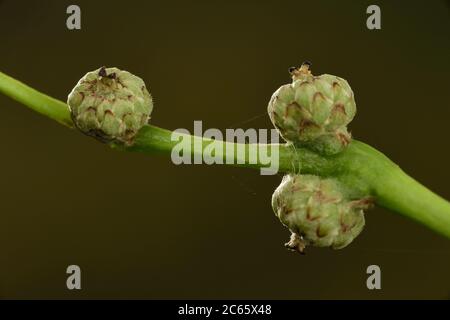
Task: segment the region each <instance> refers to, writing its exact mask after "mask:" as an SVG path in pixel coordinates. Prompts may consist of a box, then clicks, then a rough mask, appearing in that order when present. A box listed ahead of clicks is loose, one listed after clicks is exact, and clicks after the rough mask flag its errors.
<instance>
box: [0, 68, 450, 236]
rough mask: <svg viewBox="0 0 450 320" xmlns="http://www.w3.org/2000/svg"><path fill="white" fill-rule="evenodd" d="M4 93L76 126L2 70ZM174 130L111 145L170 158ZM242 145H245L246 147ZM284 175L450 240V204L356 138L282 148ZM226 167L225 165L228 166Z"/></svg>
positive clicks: (61, 109) (149, 128)
mask: <svg viewBox="0 0 450 320" xmlns="http://www.w3.org/2000/svg"><path fill="white" fill-rule="evenodd" d="M0 92H2V93H4V94H5V95H7V96H9V97H10V98H12V99H14V100H16V101H18V102H20V103H22V104H24V105H25V106H27V107H29V108H31V109H33V110H35V111H37V112H39V113H41V114H43V115H45V116H47V117H49V118H51V119H53V120H55V121H57V122H59V123H61V124H63V125H65V126H66V127H69V128H73V127H74V125H73V122H72V120H71V116H70V111H69V108H68V106H67V104H66V103H64V102H61V101H59V100H57V99H54V98H52V97H49V96H47V95H45V94H43V93H40V92H38V91H36V90H35V89H33V88H30V87H28V86H27V85H25V84H23V83H21V82H19V81H17V80H15V79H13V78H11V77H9V76H7V75H5V74H3V73H1V72H0ZM171 137H172V131H169V130H166V129H162V128H158V127H156V126H153V125H146V126H144V127H143V128H142V129H141V130H140V131H139V132H138V134H137V136H136V138H135V142H134V144H133V145H132V146H124V145H119V144H113V143H111V144H110V146H111V147H112V148H114V149H116V150H121V151H132V152H143V153H147V154H152V155H153V154H162V155H168V156H170V154H171V152H172V148H173V147H174V146H175V145H177V143H178V141H172V139H171ZM190 138H191V143H192V146H194V144H199V145H201V146H202V149H204V148H205V147H206V146H207V145H208V144H209V143H211V142H212V140H210V139H204V138H201V137H194V136H190ZM216 143H221V144H222V147H223V155H224V154H225V148H226V147H227V146H228V147H233V148H235V150H236V149H237V148H238V146H239V145H238V144H236V143H231V142H217V141H216ZM273 146H274V145H271V144H268V145H266V144H257V145H250V144H246V145H244V146H243V147H244V148H245V151H246V152H245V155H246V157H245V159H237V157H238V155H237V153H236V152H235V153H234V154H235V161H234V163H238V161H237V160H242V161H246V162H245V163H243V164H234V165H235V166H241V167H249V168H261V167H264V166H265V165H263V164H262V163H260V162H258V163H257V164H251V163H249V161H248V159H249V157H248V155H249V153H250V152H258V154H259V149H262V148H264V149H266V148H268V149H269V150H271V148H272V147H273ZM241 147H242V146H241ZM277 147H279V171H280V172H284V173H292V172H294V173H296V172H298V171H299V168H300V167H301V171H302V174H303V173H304V174H313V175H317V176H321V177H333V178H335V179H337V180H338V181H339V182H340V183H341V184H342V185H343V186H345V187H346V188H347V189H348V190H347V192H348V194H349V196H350V197H355V198H357V197H361V196H367V195H370V196H372V197H373V199H374V201H375V203H376V204H377V205H379V206H382V207H385V208H387V209H390V210H392V211H394V212H397V213H399V214H401V215H403V216H406V217H408V218H411V219H413V220H415V221H416V222H418V223H420V224H422V225H424V226H427V227H428V228H430V229H431V230H433V231H435V232H437V233H439V234H441V235H443V236H445V237H447V238H449V239H450V203H449V202H448V201H446V200H445V199H443V198H441V197H440V196H438V195H436V194H435V193H433V192H432V191H430V190H429V189H427V188H426V187H424V186H423V185H421V184H420V183H419V182H417V181H416V180H414V179H413V178H411V177H410V176H408V175H407V174H406V173H405V172H404V171H403V170H401V168H400V167H399V166H398V165H396V164H395V163H393V162H392V161H391V160H390V159H389V158H387V157H386V156H385V155H384V154H383V153H381V152H379V151H377V150H376V149H374V148H372V147H371V146H369V145H367V144H365V143H363V142H360V141H357V140H353V141H352V142H351V143H350V144H349V145H348V147H347V148H346V149H345V150H344V151H342V152H341V153H339V154H336V155H328V156H325V155H320V154H318V153H315V152H313V151H311V150H309V149H306V148H299V147H293V146H292V145H290V144H280V145H277ZM191 152H192V154H194V153H195V152H197V153H199V152H201V150H198V148H197V149H196V148H191ZM224 163H225V162H224Z"/></svg>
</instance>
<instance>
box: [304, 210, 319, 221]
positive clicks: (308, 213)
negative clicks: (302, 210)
mask: <svg viewBox="0 0 450 320" xmlns="http://www.w3.org/2000/svg"><path fill="white" fill-rule="evenodd" d="M311 209H312V208H311V206H306V219H308V220H309V221H315V220H317V219H319V218H320V215H318V216H315V217H312V216H311Z"/></svg>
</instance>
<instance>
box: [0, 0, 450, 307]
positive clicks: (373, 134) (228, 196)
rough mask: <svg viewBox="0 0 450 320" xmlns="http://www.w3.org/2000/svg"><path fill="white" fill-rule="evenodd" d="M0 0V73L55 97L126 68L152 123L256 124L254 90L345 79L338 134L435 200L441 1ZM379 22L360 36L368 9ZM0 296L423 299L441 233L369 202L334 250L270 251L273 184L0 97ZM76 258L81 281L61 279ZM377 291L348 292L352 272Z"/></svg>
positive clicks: (449, 257) (276, 231)
mask: <svg viewBox="0 0 450 320" xmlns="http://www.w3.org/2000/svg"><path fill="white" fill-rule="evenodd" d="M392 2H393V1H382V2H380V1H358V2H357V1H339V2H338V1H314V3H313V2H312V1H271V2H269V1H265V2H262V1H230V0H227V1H197V2H182V1H164V2H163V1H161V2H154V3H152V2H147V1H135V0H129V1H125V2H123V1H76V3H77V4H78V5H80V6H81V9H82V30H81V31H69V30H67V28H66V26H65V21H66V17H67V15H66V12H65V11H66V8H67V6H68V5H69V4H71V3H72V1H13V0H3V1H1V0H0V70H2V71H3V72H5V73H7V74H10V75H11V76H13V77H16V78H18V79H20V80H22V81H24V82H25V83H27V84H29V85H31V86H33V87H35V88H37V89H39V90H41V91H43V92H46V93H48V94H50V95H52V96H54V97H57V98H60V99H62V100H65V99H66V96H67V94H68V92H69V91H70V90H71V88H72V87H73V86H74V85H75V84H76V82H77V81H78V79H79V78H80V77H81V76H82V75H83V74H84V73H86V72H87V71H90V70H93V69H95V68H97V67H99V66H102V65H106V66H117V67H119V68H123V69H126V70H129V71H131V72H133V73H135V74H136V75H139V76H140V77H142V78H143V79H144V80H145V81H146V83H147V85H148V87H149V88H150V91H151V92H152V94H153V96H154V99H155V104H156V106H155V110H154V112H153V117H152V118H153V119H152V123H154V124H156V125H158V126H162V127H166V128H169V129H176V128H180V127H182V128H188V129H190V130H192V127H193V121H194V120H203V122H204V126H205V127H214V128H220V129H222V130H224V129H225V128H236V127H242V128H250V127H253V128H271V127H272V126H271V123H270V121H269V118H268V117H267V116H266V115H265V112H266V106H267V102H268V100H269V98H270V96H271V94H272V93H273V92H274V91H275V90H276V89H277V88H278V87H279V86H280V85H282V84H284V83H287V82H289V76H288V74H287V68H288V67H289V66H291V65H296V64H299V63H301V62H302V61H303V60H305V59H309V60H311V61H312V62H313V71H314V72H315V74H321V73H331V74H335V75H339V76H341V77H343V78H345V79H347V80H348V81H349V82H350V84H351V85H352V88H353V90H354V92H355V95H356V101H357V105H358V115H357V117H356V118H355V120H354V121H353V123H352V124H351V130H352V132H353V135H354V136H355V137H356V138H357V139H360V140H363V141H365V142H367V143H369V144H371V145H372V146H374V147H376V148H378V149H380V150H383V151H384V152H385V153H386V154H387V155H388V156H389V157H390V158H391V159H393V160H394V161H395V162H397V163H398V164H400V165H401V167H402V168H403V169H404V170H405V171H406V172H408V173H410V174H411V175H412V176H414V177H415V178H416V179H418V180H419V181H421V182H422V183H424V184H425V185H427V186H428V187H430V188H431V189H432V190H434V191H436V192H437V193H439V194H440V195H442V196H443V197H445V198H447V199H449V198H450V188H449V180H450V173H449V170H448V165H449V163H450V152H449V141H448V137H449V131H448V130H449V124H448V123H449V122H448V121H449V120H448V119H449V117H450V109H449V103H448V94H449V81H448V77H449V71H450V70H449V69H450V64H449V56H450V55H449V54H450V45H449V32H450V19H449V6H448V3H447V2H444V1H426V2H425V1H423V2H422V3H421V4H420V3H419V4H414V3H412V2H410V1H408V2H406V1H404V2H396V3H392ZM373 3H376V4H379V5H380V6H381V9H382V30H379V31H369V30H368V29H367V28H366V25H365V23H366V18H367V15H366V13H365V11H366V8H367V6H368V5H369V4H373ZM0 136H1V151H0V152H1V158H0V252H1V254H0V295H1V298H256V299H259V298H270V299H272V298H274V299H309V298H327V299H329V298H331V299H337V298H363V299H381V298H385V299H386V298H387V299H391V298H439V299H448V298H449V296H450V250H449V244H450V242H449V241H448V240H446V239H444V238H442V237H440V236H438V235H436V234H434V233H433V232H431V231H429V230H427V229H426V228H424V227H423V226H421V225H418V224H416V223H414V222H411V221H410V220H408V219H405V218H403V217H401V216H399V215H397V214H393V213H391V212H389V211H387V210H384V209H381V208H376V209H374V210H372V211H370V212H369V213H368V214H367V215H366V217H367V226H366V228H365V231H364V232H363V233H362V234H361V235H360V236H359V237H358V238H357V240H356V241H354V243H353V244H352V245H350V246H349V247H347V248H346V249H344V250H341V251H331V250H328V249H316V248H312V249H311V250H309V251H308V254H307V255H306V256H300V255H296V254H293V253H291V252H288V251H286V250H285V249H284V248H283V243H284V242H285V241H286V240H287V239H288V236H289V233H288V231H287V230H286V229H285V228H284V227H283V226H282V225H281V224H280V223H279V222H278V221H277V219H276V217H275V216H274V214H273V213H272V209H271V206H270V198H271V194H272V192H273V190H274V189H275V188H276V187H277V186H278V184H279V182H280V180H281V176H272V177H267V176H260V175H259V172H258V171H252V170H248V169H239V168H230V167H225V166H215V167H209V166H206V165H205V166H193V165H192V166H178V167H177V166H175V165H173V164H172V163H171V161H170V158H167V157H150V156H147V155H143V154H127V153H119V152H115V151H112V150H110V149H109V148H107V147H106V146H103V145H101V144H99V143H97V142H96V141H95V140H93V139H90V138H87V137H85V136H83V135H81V134H80V133H78V132H76V131H71V130H68V129H66V128H63V127H62V126H60V125H58V124H57V123H55V122H53V121H51V120H49V119H47V118H45V117H43V116H41V115H39V114H36V113H34V112H32V111H30V110H28V109H27V108H25V107H23V106H21V105H20V104H18V103H16V102H14V101H12V100H10V99H8V98H6V97H4V96H3V95H0ZM70 264H77V265H79V266H80V267H81V268H82V290H81V291H69V290H67V289H66V287H65V281H66V276H67V275H66V273H65V271H66V267H67V266H68V265H70ZM371 264H377V265H379V266H380V267H381V270H382V290H379V291H376V290H375V291H369V290H368V289H367V288H366V278H367V275H366V268H367V266H368V265H371Z"/></svg>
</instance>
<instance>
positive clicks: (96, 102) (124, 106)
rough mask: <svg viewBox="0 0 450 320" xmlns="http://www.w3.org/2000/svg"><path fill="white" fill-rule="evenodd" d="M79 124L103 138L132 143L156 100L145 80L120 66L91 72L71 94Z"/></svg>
mask: <svg viewBox="0 0 450 320" xmlns="http://www.w3.org/2000/svg"><path fill="white" fill-rule="evenodd" d="M67 104H68V105H69V108H70V111H71V116H72V119H73V122H74V123H75V125H76V127H77V128H78V129H79V130H80V131H82V132H83V133H85V134H87V135H89V136H93V137H95V138H97V139H99V140H100V141H102V142H112V141H114V142H120V143H124V144H126V145H131V144H132V143H133V139H134V137H135V136H136V134H137V132H138V131H139V130H140V129H141V128H142V127H143V126H144V125H145V124H147V123H148V121H149V119H150V114H151V112H152V110H153V101H152V97H151V95H150V93H149V92H148V91H147V89H146V87H145V83H144V81H143V80H142V79H141V78H139V77H137V76H135V75H133V74H131V73H129V72H127V71H122V70H119V69H117V68H105V67H102V68H100V69H98V70H95V71H92V72H88V73H87V74H86V75H85V76H84V77H83V78H82V79H81V80H80V81H79V82H78V84H77V85H76V86H75V88H73V90H72V92H71V93H70V94H69V97H68V100H67Z"/></svg>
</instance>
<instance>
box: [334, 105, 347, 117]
mask: <svg viewBox="0 0 450 320" xmlns="http://www.w3.org/2000/svg"><path fill="white" fill-rule="evenodd" d="M333 112H341V113H343V114H345V115H346V114H347V113H346V112H345V106H344V105H343V104H342V103H336V104H335V105H334V107H333Z"/></svg>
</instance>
